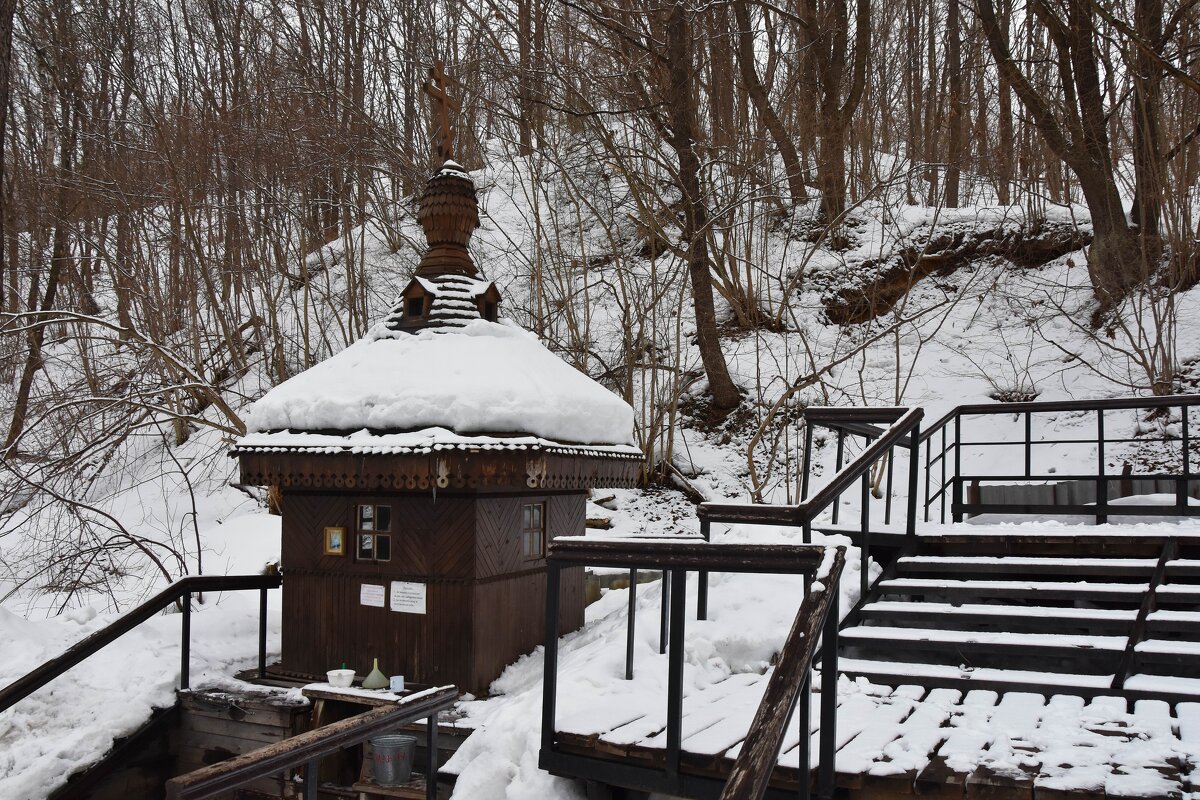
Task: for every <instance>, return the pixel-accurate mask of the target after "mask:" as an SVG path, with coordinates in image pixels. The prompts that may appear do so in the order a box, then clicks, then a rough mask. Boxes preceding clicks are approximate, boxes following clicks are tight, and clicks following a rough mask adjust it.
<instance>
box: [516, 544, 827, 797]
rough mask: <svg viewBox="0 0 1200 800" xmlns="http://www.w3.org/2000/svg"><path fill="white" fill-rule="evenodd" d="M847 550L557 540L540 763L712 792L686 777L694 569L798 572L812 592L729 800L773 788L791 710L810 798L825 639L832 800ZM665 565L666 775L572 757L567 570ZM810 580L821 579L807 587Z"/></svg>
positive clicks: (615, 780)
mask: <svg viewBox="0 0 1200 800" xmlns="http://www.w3.org/2000/svg"><path fill="white" fill-rule="evenodd" d="M844 559H845V550H844V548H841V547H838V548H825V547H822V546H817V545H745V544H730V545H722V544H707V543H685V542H670V541H662V540H647V541H630V540H603V539H599V540H586V539H582V538H565V539H555V540H554V541H553V542H552V543H551V545H550V548H549V553H548V555H547V560H546V566H547V588H546V649H545V667H544V671H545V679H544V687H543V691H544V694H543V699H542V743H541V754H540V759H539V764H540V766H541V767H542V768H543V769H545V770H548V771H550V772H552V773H555V774H560V775H571V776H575V777H581V778H585V779H590V780H597V781H602V782H605V783H609V784H615V785H621V786H626V787H629V788H634V789H640V790H646V791H655V792H665V793H667V794H673V795H683V796H698V795H699V794H705V795H711V794H713V783H714V780H715V779H713V778H711V777H707V776H703V775H698V774H691V773H689V772H686V771H683V770H681V765H682V757H683V748H682V730H683V723H682V719H683V689H684V686H683V661H684V626H685V618H686V585H687V573H688V572H689V571H696V572H707V571H710V570H721V571H723V572H748V573H784V574H800V575H804V576H805V578H806V584H807V588H806V590H805V596H804V600H803V602H802V603H801V606H800V610H799V612H798V613H797V616H796V621H795V623H794V624H793V626H792V629H791V632H790V633H789V635H788V638H787V641H786V642H785V644H784V646H783V649H782V651H781V655H780V660H779V663H778V664H776V666H775V671H774V672H773V673H772V675H771V677H770V678H769V679H768V681H767V686H766V687H765V691H764V694H763V699H762V702H761V704H760V705H759V708H758V712H757V713H756V714H755V718H754V722H753V724H752V725H751V727H750V730H749V732H748V733H747V736H746V739H745V741H744V742H743V744H742V748H741V750H740V752H739V755H738V757H737V759H736V761H735V762H734V765H733V769H732V772H731V774H730V777H729V780H728V782H726V783H725V787H724V793H723V794H722V795H721V796H722V798H728V799H729V800H732V799H733V798H738V799H739V800H752V799H753V798H760V797H762V796H763V793H764V792H765V791H766V789H767V783H768V781H769V780H770V777H771V773H772V771H773V770H774V766H775V762H776V760H777V759H778V755H779V747H780V744H781V742H782V740H783V733H784V730H785V728H786V726H787V722H788V720H789V718H790V717H791V716H792V714H793V711H794V712H795V713H796V714H797V715H798V720H799V726H800V730H801V731H802V735H801V742H800V744H799V746H798V755H799V758H800V776H801V778H800V785H801V796H802V797H806V796H807V795H808V775H809V763H808V760H809V748H808V739H807V737H806V736H805V735H804V734H805V733H807V731H808V730H809V729H810V727H809V692H808V691H807V689H808V685H809V681H810V678H811V675H812V669H811V666H812V661H813V656H814V654H815V652H816V645H817V640H818V634H820V636H821V637H823V640H824V642H825V653H826V661H825V662H824V663H823V665H822V671H821V677H822V693H821V737H820V741H821V745H820V753H819V761H820V769H819V776H818V787H819V789H818V791H819V793H820V796H821V797H824V798H829V797H832V795H833V787H834V754H835V752H836V745H837V741H836V734H835V731H836V726H837V719H836V711H837V626H838V582H839V580H840V578H841V572H842V567H843V564H844ZM583 565H590V566H602V567H618V568H621V567H624V568H630V569H634V568H639V567H640V568H657V569H661V570H662V571H663V580H664V584H666V583H668V582H669V584H670V595H669V600H667V599H666V595H665V594H664V602H666V603H668V604H669V607H670V612H669V628H670V633H669V641H670V646H669V652H668V654H667V697H666V730H665V742H666V747H665V750H664V761H663V766H662V768H658V767H654V766H646V765H642V764H637V763H618V762H612V761H607V760H603V759H594V758H591V757H588V756H586V755H580V754H578V753H568V752H564V751H563V750H562V749H561V748H560V747H559V746H558V742H557V740H556V730H555V710H556V704H557V690H558V636H559V610H560V586H561V575H560V573H561V571H562V570H563V569H565V568H569V567H574V566H583ZM809 579H819V582H818V581H817V580H813V582H811V583H809V582H808V581H809Z"/></svg>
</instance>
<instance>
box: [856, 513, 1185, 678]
mask: <svg viewBox="0 0 1200 800" xmlns="http://www.w3.org/2000/svg"><path fill="white" fill-rule="evenodd" d="M1104 539H1106V540H1108V543H1107V544H1105V543H1104V542H1102V541H1101V540H1100V537H1088V536H1079V537H1076V541H1075V543H1074V548H1073V549H1074V550H1075V552H1074V553H1069V554H1068V553H1062V549H1063V548H1062V546H1061V545H1056V546H1055V547H1052V548H1051V547H1046V546H1045V545H1043V546H1041V547H1039V541H1038V537H1037V536H1036V535H1027V536H1025V537H1022V538H1021V539H1020V540H1016V539H1014V538H1013V537H1004V539H1003V540H999V539H996V540H991V541H990V542H989V541H984V542H979V543H972V544H971V545H970V546H964V545H962V544H957V543H945V542H942V541H940V540H938V539H936V538H933V537H921V540H922V541H921V543H920V544H919V545H918V546H917V547H915V548H912V552H910V553H908V554H903V555H901V556H899V557H898V558H897V559H896V560H895V562H894V563H893V564H892V565H891V567H890V568H889V570H888V571H887V573H886V574H885V575H883V576H882V577H881V579H880V580H879V581H878V582H877V583H876V584H875V586H874V587H873V589H872V591H871V594H870V595H869V596H868V598H867V602H866V603H864V604H863V605H862V606H861V607H860V608H859V609H858V612H857V613H856V614H855V615H854V616H853V617H852V618H850V619H848V620H847V623H848V624H847V626H846V627H844V628H843V629H842V631H841V638H840V643H841V653H840V655H841V658H840V661H839V668H840V669H841V670H842V671H843V672H845V673H846V674H849V675H852V676H863V677H866V678H868V679H869V680H871V681H872V682H877V683H882V684H886V685H894V684H896V683H897V682H904V683H916V684H922V685H927V686H944V687H952V688H958V689H964V690H965V689H970V688H988V689H994V690H998V691H1010V690H1015V691H1020V690H1025V691H1031V690H1032V691H1045V690H1047V689H1052V690H1054V691H1061V692H1069V693H1071V694H1075V695H1079V696H1084V697H1094V696H1098V695H1112V694H1123V695H1126V696H1128V697H1131V698H1140V697H1157V698H1160V699H1170V700H1189V699H1194V698H1195V697H1196V695H1197V693H1200V540H1186V543H1181V542H1180V541H1179V540H1176V539H1168V540H1166V541H1159V540H1150V541H1146V540H1134V541H1133V542H1130V543H1129V544H1127V545H1126V546H1125V547H1124V548H1120V547H1119V546H1117V545H1114V544H1112V543H1111V537H1104ZM1021 544H1023V545H1024V546H1023V547H1019V548H1016V549H1019V550H1020V551H1021V552H1019V553H1017V554H1014V553H1013V552H1012V550H1013V549H1014V545H1021ZM1105 548H1107V549H1108V550H1109V551H1112V550H1114V549H1116V550H1117V551H1118V552H1116V553H1111V552H1110V553H1108V554H1105V555H1100V556H1097V555H1090V554H1091V553H1096V552H1100V551H1102V550H1103V549H1105ZM1153 549H1157V550H1159V553H1158V554H1157V556H1155V555H1151V554H1150V552H1151V551H1152V550H1153ZM1045 550H1049V551H1051V552H1055V551H1057V552H1056V553H1055V554H1048V553H1045V552H1042V551H1045ZM1122 550H1123V551H1124V552H1122ZM1039 687H1040V688H1039Z"/></svg>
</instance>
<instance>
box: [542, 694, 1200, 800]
mask: <svg viewBox="0 0 1200 800" xmlns="http://www.w3.org/2000/svg"><path fill="white" fill-rule="evenodd" d="M765 682H766V679H765V677H764V676H761V675H757V674H739V675H733V676H731V677H729V678H728V679H726V680H724V681H721V682H719V683H716V684H712V685H711V686H709V687H708V688H706V689H704V690H702V691H697V692H694V693H692V694H690V695H688V696H687V697H685V700H684V716H683V749H684V751H685V753H684V756H683V759H682V764H681V771H682V772H686V773H688V774H691V775H696V776H709V777H713V778H720V777H722V776H724V775H726V774H728V770H729V768H730V767H731V766H732V760H733V758H734V757H736V755H737V753H738V750H739V747H740V743H741V741H742V739H743V738H744V735H745V732H746V729H747V727H748V725H749V723H750V719H751V717H752V716H753V714H754V710H755V709H756V708H757V704H758V701H759V699H760V698H761V695H762V691H763V687H764V685H765ZM632 696H636V692H631V697H632ZM813 700H814V705H813V708H814V710H815V709H816V708H817V707H818V706H817V701H818V700H819V697H818V696H817V695H814V697H813ZM646 705H647V704H641V705H637V704H630V705H623V704H620V703H615V702H614V703H609V704H607V706H606V707H605V708H598V709H590V710H588V711H586V712H580V713H576V714H574V715H569V716H565V717H563V718H561V719H559V720H558V722H557V724H556V729H557V734H556V741H557V742H558V744H559V748H560V750H561V751H562V752H563V753H564V754H570V755H574V756H581V757H584V758H586V759H589V760H595V761H597V762H604V763H607V764H616V763H625V764H635V765H641V766H645V767H650V768H662V767H663V766H664V763H663V762H664V753H665V742H664V741H663V740H664V738H665V734H664V730H665V709H664V708H661V707H660V708H657V709H655V708H647V707H646ZM817 717H818V715H817V714H816V713H814V714H813V715H812V720H811V722H810V729H809V730H808V731H805V732H801V731H800V730H799V727H798V726H797V724H796V721H795V719H793V721H792V723H791V725H790V728H789V731H788V734H787V737H786V739H785V742H784V746H783V749H782V754H781V755H780V757H779V760H778V766H777V767H776V770H775V774H774V777H773V779H772V782H771V786H772V787H773V789H775V790H783V791H786V792H789V793H790V792H794V791H795V790H796V789H798V788H799V783H800V781H801V780H803V779H804V777H805V776H803V775H801V773H800V772H799V770H798V765H799V754H800V752H801V750H800V748H804V747H807V748H809V751H810V754H811V761H810V763H811V764H813V765H814V766H815V765H816V763H817V752H818V749H817V748H818V744H819V742H820V737H821V735H822V731H821V729H820V725H819V720H818V719H817ZM836 737H837V748H838V749H837V761H836V770H837V783H838V786H839V788H840V789H842V790H844V791H845V792H846V793H847V795H848V796H849V797H853V798H884V797H896V796H899V795H909V794H921V795H933V796H935V797H955V798H962V797H967V798H1013V799H1014V800H1015V798H1033V797H1034V796H1035V793H1036V796H1037V798H1038V799H1039V800H1047V799H1048V798H1066V797H1072V798H1074V797H1078V798H1103V797H1156V798H1159V797H1161V798H1181V797H1183V796H1184V795H1185V794H1186V793H1189V792H1191V791H1195V790H1196V789H1195V788H1193V783H1200V703H1180V704H1178V705H1177V706H1176V707H1174V708H1172V707H1171V706H1170V705H1168V704H1167V703H1165V702H1162V701H1155V700H1141V701H1136V702H1129V701H1126V700H1125V699H1123V698H1119V697H1097V698H1094V699H1091V700H1084V699H1082V698H1080V697H1078V696H1071V695H1055V696H1051V697H1047V696H1045V695H1040V694H1034V693H1024V692H1011V693H1008V694H1004V695H997V694H996V693H995V692H992V691H986V690H972V691H968V692H966V693H964V692H962V691H960V690H957V689H949V688H935V689H931V690H930V689H926V688H923V687H919V686H912V685H907V686H900V687H897V688H895V689H892V688H888V687H881V686H875V685H871V684H868V683H866V682H865V681H860V682H852V681H849V680H846V679H843V681H842V687H841V690H840V692H839V703H838V719H837V729H836ZM812 777H813V776H809V778H810V779H812ZM695 796H702V794H699V793H698V794H697V795H695Z"/></svg>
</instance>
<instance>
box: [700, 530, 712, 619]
mask: <svg viewBox="0 0 1200 800" xmlns="http://www.w3.org/2000/svg"><path fill="white" fill-rule="evenodd" d="M710 526H711V523H710V522H709V521H708V520H707V519H702V520H700V535H701V536H702V537H704V541H706V542H709V541H712V528H711V527H710ZM696 619H708V570H706V569H702V570H700V571H699V572H698V573H697V574H696Z"/></svg>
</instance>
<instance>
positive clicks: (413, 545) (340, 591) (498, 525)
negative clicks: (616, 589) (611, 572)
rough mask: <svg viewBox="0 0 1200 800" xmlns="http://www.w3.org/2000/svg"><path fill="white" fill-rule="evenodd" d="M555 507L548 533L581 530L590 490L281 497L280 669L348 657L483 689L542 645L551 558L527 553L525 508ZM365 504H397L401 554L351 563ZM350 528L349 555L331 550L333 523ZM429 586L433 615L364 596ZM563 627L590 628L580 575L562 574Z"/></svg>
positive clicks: (349, 661)
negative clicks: (368, 601)
mask: <svg viewBox="0 0 1200 800" xmlns="http://www.w3.org/2000/svg"><path fill="white" fill-rule="evenodd" d="M530 502H544V503H546V524H547V536H548V537H551V536H554V535H566V534H581V533H582V532H583V530H584V498H583V495H582V494H538V495H532V494H531V495H525V496H520V495H513V494H507V495H484V496H479V495H467V494H447V493H441V492H439V493H438V494H437V496H436V497H434V496H433V495H432V494H431V493H429V492H424V493H420V494H387V495H381V494H363V495H354V494H351V493H349V492H347V493H345V494H330V493H315V492H298V491H289V492H285V493H284V497H283V553H282V567H283V572H284V585H283V668H284V669H286V670H289V671H293V672H300V673H306V674H311V675H314V676H321V675H323V674H324V672H325V671H326V670H328V669H333V668H335V667H338V666H340V665H341V664H342V662H345V663H346V665H347V666H349V667H351V668H353V669H355V670H356V671H358V673H359V674H360V675H364V674H365V673H366V672H368V671H369V670H370V669H371V664H372V659H374V658H379V663H380V668H381V669H382V670H383V671H384V672H385V673H387V674H389V675H394V674H403V675H405V676H406V677H408V679H409V680H411V681H414V682H418V683H426V684H446V683H454V684H456V685H458V686H459V687H460V688H463V689H465V690H468V691H471V692H474V693H476V694H480V693H483V692H485V691H486V690H487V686H488V684H489V683H490V682H491V681H492V680H493V679H495V678H496V676H498V675H499V673H500V672H501V670H502V669H503V668H504V666H505V665H507V664H509V663H511V662H512V661H515V660H516V659H517V658H518V657H519V656H520V655H522V654H524V653H528V652H530V651H531V650H533V648H534V647H536V646H537V645H539V644H541V643H542V637H543V629H544V615H545V592H546V588H545V587H546V578H545V561H544V559H530V560H527V559H525V558H524V555H523V553H522V547H521V506H522V505H523V504H525V503H530ZM359 503H374V504H388V505H391V507H392V526H391V528H392V530H391V536H392V559H391V561H390V562H387V563H380V564H372V563H359V562H356V561H355V560H354V535H355V531H354V521H355V518H354V515H355V511H356V506H357V505H358V504H359ZM335 525H336V526H342V527H345V528H346V536H347V542H346V545H347V552H346V554H345V555H343V556H326V555H323V549H324V528H325V527H326V526H335ZM392 581H413V582H418V583H424V584H425V585H426V592H427V603H426V613H425V614H414V613H403V612H397V611H392V610H391V609H390V608H388V607H387V602H388V597H387V596H385V607H383V608H377V607H373V606H365V605H362V603H361V602H360V598H361V590H362V586H363V585H364V584H373V585H378V586H383V587H384V590H385V595H388V592H389V588H390V585H391V582H392ZM563 583H564V590H563V595H562V602H563V605H562V608H563V613H562V617H561V623H560V624H561V626H562V630H564V631H569V630H574V629H576V628H578V627H579V626H580V625H582V624H583V574H582V570H572V571H571V574H570V575H565V576H564V581H563Z"/></svg>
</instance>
